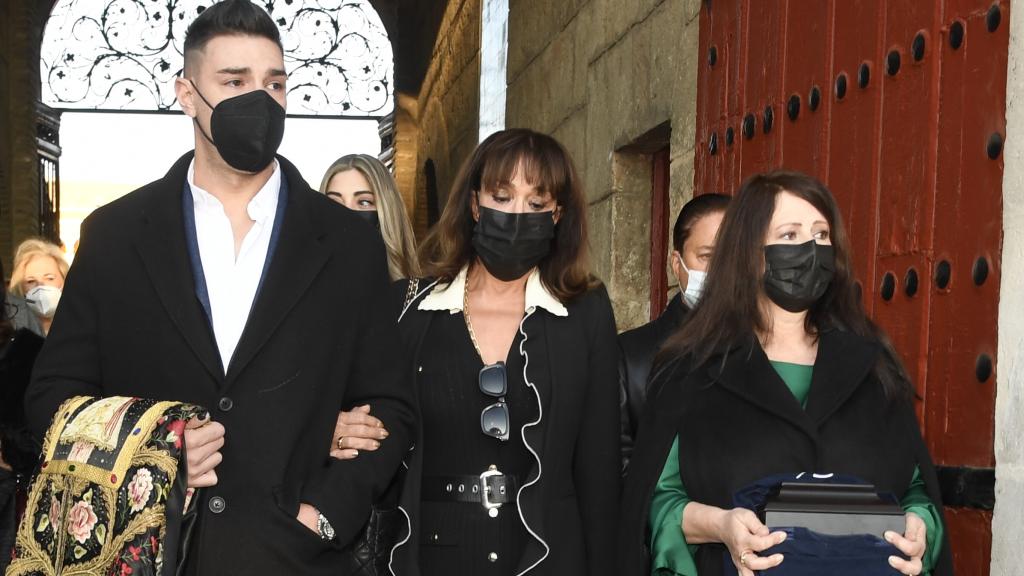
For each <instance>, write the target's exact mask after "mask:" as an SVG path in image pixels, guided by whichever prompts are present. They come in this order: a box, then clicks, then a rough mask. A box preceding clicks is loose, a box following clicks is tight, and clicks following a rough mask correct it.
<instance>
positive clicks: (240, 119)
mask: <svg viewBox="0 0 1024 576" xmlns="http://www.w3.org/2000/svg"><path fill="white" fill-rule="evenodd" d="M192 86H193V87H194V88H195V90H196V94H199V97H200V98H202V99H203V102H205V103H206V105H207V106H209V107H210V109H211V110H213V114H212V116H210V132H211V134H210V135H208V134H207V133H206V131H204V130H203V127H202V126H201V125H199V120H197V119H194V118H193V121H195V122H196V125H199V131H200V132H201V133H202V134H203V136H204V137H205V138H206V139H207V140H209V141H210V143H211V144H213V145H214V146H216V147H217V152H219V153H220V156H221V158H223V159H224V161H225V162H227V163H228V165H229V166H231V167H232V168H234V169H236V170H240V171H242V172H250V173H253V174H255V173H256V172H259V171H260V170H263V169H264V168H266V167H267V166H268V165H269V164H270V162H271V161H272V160H273V159H274V154H277V147H278V146H280V145H281V139H282V138H284V117H285V112H284V108H282V107H281V105H280V104H278V103H277V100H274V98H273V96H271V95H270V94H267V92H266V90H253V91H252V92H247V93H245V94H242V95H240V96H234V97H232V98H228V99H227V100H221V101H220V103H219V104H217V105H216V106H210V102H209V101H208V100H207V99H206V97H205V96H203V95H202V93H200V92H199V87H198V86H196V83H195V82H194V81H193V82H192ZM211 136H212V137H211Z"/></svg>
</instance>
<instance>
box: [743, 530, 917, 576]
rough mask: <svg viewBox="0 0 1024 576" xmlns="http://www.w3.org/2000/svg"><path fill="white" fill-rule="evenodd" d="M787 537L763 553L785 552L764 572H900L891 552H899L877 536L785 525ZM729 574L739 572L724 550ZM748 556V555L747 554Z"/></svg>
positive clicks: (807, 575) (814, 575)
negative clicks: (835, 534)
mask: <svg viewBox="0 0 1024 576" xmlns="http://www.w3.org/2000/svg"><path fill="white" fill-rule="evenodd" d="M783 530H784V531H785V532H786V541H785V542H783V543H782V544H779V545H778V546H774V547H772V548H769V549H768V550H765V551H764V552H762V553H761V554H760V555H761V556H771V555H772V554H782V555H783V556H785V560H783V561H782V564H779V565H778V566H776V567H775V568H772V569H770V570H763V571H760V572H757V574H759V575H760V574H763V575H764V576H899V574H900V573H899V571H898V570H896V569H895V568H893V567H892V566H890V565H889V556H892V555H899V554H900V553H899V550H897V549H896V548H895V547H894V546H893V545H892V544H889V543H888V542H886V541H885V540H882V539H881V538H879V537H877V536H869V535H858V536H831V535H827V534H818V533H817V532H812V531H810V530H807V529H806V528H785V529H783ZM725 556H726V558H725V561H724V563H723V565H724V566H725V571H724V573H725V575H726V576H736V574H737V571H736V566H735V565H734V564H733V563H732V560H731V559H730V558H729V553H728V551H726V552H725ZM748 558H749V557H748Z"/></svg>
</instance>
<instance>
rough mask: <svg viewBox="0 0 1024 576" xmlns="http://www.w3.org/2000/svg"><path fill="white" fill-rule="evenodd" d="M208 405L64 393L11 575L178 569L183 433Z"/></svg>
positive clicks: (48, 436)
mask: <svg viewBox="0 0 1024 576" xmlns="http://www.w3.org/2000/svg"><path fill="white" fill-rule="evenodd" d="M203 413H205V410H203V409H202V408H199V407H197V406H192V405H188V404H181V403H178V402H158V401H155V400H145V399H140V398H126V397H111V398H90V397H84V396H79V397H76V398H72V399H70V400H68V401H67V402H65V403H64V404H63V405H62V406H61V407H60V409H59V410H58V411H57V414H56V415H55V416H54V419H53V423H52V424H51V425H50V429H49V431H48V432H47V433H46V440H45V442H44V445H43V461H42V464H41V469H40V473H39V475H38V476H37V478H36V479H35V481H34V482H33V483H32V486H31V488H30V490H29V497H28V507H27V510H26V513H25V516H24V518H23V519H22V522H21V525H20V526H19V527H18V536H17V541H16V544H15V549H14V557H13V561H12V563H11V565H10V567H9V568H8V570H7V575H8V576H23V575H25V576H27V575H32V576H37V575H38V576H51V575H52V576H56V575H58V574H60V575H71V574H81V575H85V574H89V575H116V576H125V575H127V574H132V575H135V576H138V575H154V576H156V575H164V574H174V572H175V569H176V568H177V565H178V564H179V563H180V561H181V560H182V558H181V557H180V553H179V544H180V542H181V536H182V534H181V532H182V522H183V516H184V514H183V511H184V510H185V509H186V507H187V503H188V500H189V498H190V497H191V493H190V492H188V491H187V490H186V487H185V484H186V480H187V474H186V469H185V468H186V462H185V460H184V454H185V451H184V448H183V445H182V442H183V439H182V435H183V434H184V430H185V423H186V422H187V421H189V420H191V419H192V418H193V417H196V416H199V415H201V414H203ZM165 568H166V569H165Z"/></svg>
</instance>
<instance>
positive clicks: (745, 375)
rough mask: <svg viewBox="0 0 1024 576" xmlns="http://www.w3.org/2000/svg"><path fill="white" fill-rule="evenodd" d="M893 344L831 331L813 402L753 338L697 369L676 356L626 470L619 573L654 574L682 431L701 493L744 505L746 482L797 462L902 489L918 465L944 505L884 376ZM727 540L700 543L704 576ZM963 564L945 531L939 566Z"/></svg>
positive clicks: (713, 574)
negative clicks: (659, 506) (668, 479)
mask: <svg viewBox="0 0 1024 576" xmlns="http://www.w3.org/2000/svg"><path fill="white" fill-rule="evenodd" d="M881 355H882V347H881V345H880V343H879V342H877V341H876V340H873V339H869V338H863V337H860V336H857V335H855V334H852V333H850V332H846V331H842V330H828V331H824V332H823V333H822V334H821V336H820V340H819V344H818V356H817V360H816V362H815V364H814V373H813V376H812V383H811V389H810V393H809V395H808V397H807V404H806V409H804V408H802V407H801V406H800V404H799V403H798V402H797V401H796V398H795V397H794V396H793V394H792V392H790V391H789V389H788V388H787V387H786V384H785V383H784V382H783V381H782V379H781V378H780V377H779V375H778V373H777V372H776V371H775V369H774V368H773V367H772V366H771V364H770V363H769V361H768V358H767V357H766V356H765V354H764V350H763V349H762V348H761V346H760V344H759V343H758V342H757V340H756V339H755V338H753V337H749V338H745V339H743V341H742V342H740V343H739V344H737V345H736V346H734V347H732V348H731V349H730V350H729V351H728V352H727V353H725V354H718V355H716V356H713V357H712V358H711V359H710V360H708V361H707V362H705V363H703V364H702V365H700V366H697V367H696V368H692V367H691V366H690V365H689V363H687V362H686V361H681V360H680V361H676V362H674V363H670V364H668V365H666V366H664V367H663V369H662V370H660V371H659V372H658V373H656V374H655V375H654V376H653V381H652V385H651V389H650V396H649V399H650V401H649V402H648V403H647V409H646V412H645V414H644V418H643V419H642V421H641V424H640V431H639V433H638V436H637V443H636V446H637V448H636V450H635V451H634V454H633V460H632V462H631V464H630V468H629V473H628V475H627V478H626V484H625V493H624V497H623V512H622V514H623V516H622V522H621V524H620V532H619V546H620V553H619V568H620V572H619V573H620V574H623V575H626V576H641V575H642V576H647V575H648V574H650V568H649V564H650V552H649V550H648V543H649V539H650V533H649V530H648V515H649V512H650V502H651V496H652V495H653V492H654V487H655V485H656V484H657V481H658V477H659V475H660V474H661V470H662V468H663V466H664V464H665V458H666V457H667V455H668V452H669V449H670V448H671V446H672V441H673V439H674V438H676V436H677V435H678V437H679V460H680V470H681V472H682V475H683V484H684V486H686V489H687V492H688V495H689V496H690V498H691V499H692V500H694V501H696V502H701V503H703V504H709V505H713V506H718V507H721V508H726V509H728V508H732V507H733V506H732V495H733V494H734V493H735V492H736V491H737V490H739V489H740V488H743V487H745V486H747V485H750V484H752V483H753V482H754V481H756V480H759V479H762V478H766V477H768V476H772V475H774V474H782V473H791V472H796V473H798V472H809V473H837V474H844V475H852V476H856V477H859V478H861V479H864V480H866V481H869V482H871V483H873V484H875V486H877V487H878V489H879V490H880V491H884V492H889V493H892V494H895V495H897V496H902V495H903V494H904V493H906V491H907V488H908V487H909V485H910V482H911V478H912V476H913V472H914V468H915V466H918V467H920V470H921V476H922V478H923V479H924V481H925V484H926V487H927V491H928V495H929V496H930V497H931V499H932V502H933V503H934V504H935V505H936V507H937V508H938V510H939V512H940V514H941V512H942V503H941V496H940V493H939V489H938V483H937V480H936V477H935V468H934V466H933V464H932V460H931V457H930V456H929V454H928V450H927V448H926V447H925V444H924V441H923V439H922V437H921V433H920V429H919V427H918V424H917V419H916V417H915V415H914V410H913V407H912V405H911V403H910V401H909V400H903V399H893V400H889V399H887V397H886V395H885V393H884V392H883V390H882V386H881V383H880V382H879V380H878V378H877V377H876V376H875V371H874V368H875V366H876V364H877V362H879V359H880V358H881V357H882V356H881ZM947 533H948V531H947ZM723 550H724V546H723V545H721V544H706V545H703V546H701V547H699V548H698V552H697V555H696V557H695V560H696V562H697V567H698V570H699V572H700V574H701V575H702V576H719V575H720V574H722V559H723V554H722V552H723ZM951 573H952V563H951V556H950V553H949V544H948V542H944V543H943V552H942V557H941V559H940V561H939V563H938V566H937V567H936V569H935V571H934V573H933V574H934V575H935V576H946V575H949V574H951Z"/></svg>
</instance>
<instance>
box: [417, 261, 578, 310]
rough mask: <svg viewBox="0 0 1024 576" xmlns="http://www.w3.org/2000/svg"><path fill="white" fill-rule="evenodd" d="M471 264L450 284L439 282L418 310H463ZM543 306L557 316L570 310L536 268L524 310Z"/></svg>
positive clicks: (531, 276)
mask: <svg viewBox="0 0 1024 576" xmlns="http://www.w3.org/2000/svg"><path fill="white" fill-rule="evenodd" d="M468 270H469V266H463V267H462V270H461V271H459V274H458V276H456V277H455V279H454V280H452V281H451V283H449V284H444V285H442V284H438V285H436V286H434V287H433V288H432V289H431V290H430V294H427V295H426V296H425V297H424V298H423V300H421V301H420V304H419V306H418V307H417V309H418V310H435V311H436V310H447V311H448V312H449V313H450V314H458V313H459V312H462V300H463V297H464V293H465V290H466V274H467V272H468ZM537 308H543V309H545V310H547V311H548V312H550V313H552V314H554V315H555V316H568V315H569V310H568V309H567V308H566V307H565V305H564V304H562V303H561V302H559V301H558V299H557V298H555V297H554V296H553V295H552V294H551V293H550V292H548V289H547V288H545V287H544V283H543V282H541V280H540V271H538V270H537V269H536V268H534V269H533V272H531V273H530V277H529V278H528V279H527V280H526V307H525V309H524V310H523V311H524V312H531V311H533V310H536V309H537Z"/></svg>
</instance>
